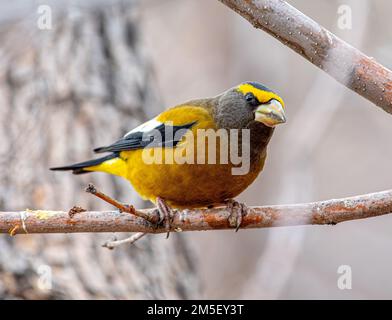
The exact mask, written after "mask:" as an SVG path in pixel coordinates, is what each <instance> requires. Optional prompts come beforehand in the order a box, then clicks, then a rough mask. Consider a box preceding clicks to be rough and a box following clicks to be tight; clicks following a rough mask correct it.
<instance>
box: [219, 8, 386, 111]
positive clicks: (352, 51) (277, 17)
mask: <svg viewBox="0 0 392 320" xmlns="http://www.w3.org/2000/svg"><path fill="white" fill-rule="evenodd" d="M219 1H221V2H222V3H224V4H225V5H227V6H228V7H230V8H231V9H233V10H234V11H235V12H237V13H238V14H240V15H241V16H243V17H244V18H245V19H246V20H248V21H249V22H250V23H251V24H252V25H253V26H254V27H255V28H258V29H262V30H264V31H266V32H268V33H269V34H270V35H272V36H273V37H275V38H276V39H278V40H279V41H280V42H282V43H283V44H285V45H286V46H288V47H290V48H291V49H293V50H294V51H295V52H297V53H299V54H300V55H302V56H303V57H304V58H306V59H307V60H309V61H310V62H311V63H313V64H314V65H316V66H317V67H319V68H321V69H322V70H324V71H325V72H326V73H328V74H329V75H330V76H332V77H333V78H335V79H336V80H337V81H339V82H340V83H342V84H343V85H345V86H346V87H347V88H349V89H351V90H353V91H355V92H356V93H358V94H360V95H361V96H363V97H364V98H366V99H368V100H369V101H371V102H373V103H374V104H375V105H377V106H379V107H381V108H382V109H383V110H385V111H386V112H388V113H392V72H391V71H390V70H389V69H387V68H385V67H384V66H382V65H381V64H379V63H377V62H376V61H375V60H374V59H373V58H370V57H368V56H366V55H365V54H363V53H362V52H361V51H359V50H357V49H356V48H354V47H352V46H351V45H349V44H348V43H346V42H345V41H343V40H342V39H340V38H338V37H337V36H335V35H334V34H333V33H331V32H330V31H328V30H327V29H325V28H323V27H321V26H320V25H319V24H318V23H317V22H315V21H313V20H312V19H310V18H309V17H308V16H306V15H304V14H303V13H302V12H300V11H298V10H297V9H295V8H294V7H292V6H291V5H289V4H288V3H287V2H285V1H282V0H246V1H245V0H219Z"/></svg>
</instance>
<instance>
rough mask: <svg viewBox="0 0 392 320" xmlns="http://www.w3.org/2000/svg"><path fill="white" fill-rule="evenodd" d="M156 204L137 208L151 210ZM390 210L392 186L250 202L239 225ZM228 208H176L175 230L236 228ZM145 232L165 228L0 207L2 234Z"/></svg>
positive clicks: (119, 216)
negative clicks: (296, 200)
mask: <svg viewBox="0 0 392 320" xmlns="http://www.w3.org/2000/svg"><path fill="white" fill-rule="evenodd" d="M153 210H155V209H145V210H138V211H140V212H141V213H142V214H147V215H151V214H153ZM391 212H392V190H388V191H382V192H377V193H372V194H367V195H362V196H356V197H350V198H344V199H333V200H327V201H320V202H313V203H305V204H294V205H277V206H263V207H251V208H249V212H248V213H247V215H245V216H244V217H243V220H242V225H241V228H246V229H247V228H266V227H278V226H298V225H323V224H337V223H339V222H343V221H349V220H355V219H363V218H369V217H375V216H380V215H385V214H388V213H391ZM229 216H230V212H229V211H228V209H227V208H224V207H217V208H211V209H194V210H188V209H186V210H175V215H174V217H173V221H172V223H171V230H172V231H175V232H180V231H197V230H218V229H219V230H220V229H233V227H231V226H230V223H229V220H228V218H229ZM73 232H143V233H164V232H166V229H165V226H156V225H154V224H152V223H150V222H148V221H146V220H144V219H143V218H140V217H137V216H135V215H131V214H129V213H120V212H119V211H101V212H98V211H86V212H80V213H77V214H74V215H71V216H70V215H69V213H68V212H64V211H46V210H25V211H19V212H0V233H9V234H11V235H14V234H18V233H73Z"/></svg>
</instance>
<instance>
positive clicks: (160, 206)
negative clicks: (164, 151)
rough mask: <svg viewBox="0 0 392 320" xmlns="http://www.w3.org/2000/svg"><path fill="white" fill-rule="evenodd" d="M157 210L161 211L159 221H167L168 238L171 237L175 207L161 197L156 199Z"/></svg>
mask: <svg viewBox="0 0 392 320" xmlns="http://www.w3.org/2000/svg"><path fill="white" fill-rule="evenodd" d="M156 204H157V210H158V213H159V222H158V223H162V222H165V229H166V239H167V238H169V234H170V229H171V222H172V219H173V216H174V212H173V209H172V208H170V206H169V205H168V204H167V203H166V201H165V200H163V199H162V198H160V197H157V199H156Z"/></svg>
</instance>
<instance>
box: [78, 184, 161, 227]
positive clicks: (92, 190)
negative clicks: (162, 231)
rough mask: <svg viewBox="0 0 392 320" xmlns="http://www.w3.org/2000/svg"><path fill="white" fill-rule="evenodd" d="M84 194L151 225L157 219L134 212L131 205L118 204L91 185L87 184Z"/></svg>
mask: <svg viewBox="0 0 392 320" xmlns="http://www.w3.org/2000/svg"><path fill="white" fill-rule="evenodd" d="M86 192H88V193H91V194H93V195H94V196H96V197H98V198H100V199H102V200H103V201H105V202H107V203H109V204H111V205H112V206H114V207H116V208H117V209H119V210H120V212H127V213H130V214H133V215H135V216H137V217H140V218H143V219H145V220H147V221H149V222H151V223H156V222H157V217H156V216H155V215H153V216H150V215H148V214H146V213H144V212H141V211H136V209H135V207H134V206H132V205H128V204H123V203H121V202H118V201H117V200H115V199H113V198H111V197H109V196H108V195H106V194H104V193H103V192H101V191H99V190H97V188H96V187H95V186H94V185H93V184H92V183H89V184H88V186H87V188H86Z"/></svg>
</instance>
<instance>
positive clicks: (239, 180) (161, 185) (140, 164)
mask: <svg viewBox="0 0 392 320" xmlns="http://www.w3.org/2000/svg"><path fill="white" fill-rule="evenodd" d="M172 150H173V149H172ZM142 152H143V150H136V151H131V152H128V159H127V168H128V172H127V179H128V180H129V181H130V182H131V184H132V185H133V186H134V188H135V189H136V191H137V192H138V193H139V194H140V195H141V196H142V197H143V198H145V199H149V200H151V201H152V202H155V200H156V198H157V197H161V198H163V199H165V200H166V201H167V202H168V203H169V204H170V205H171V206H173V207H203V206H207V205H210V204H215V203H222V202H223V201H224V200H226V199H229V198H234V197H236V196H237V195H238V194H240V193H241V192H242V191H244V190H245V189H246V188H247V187H248V186H249V185H250V184H251V183H252V182H253V181H254V179H255V178H256V177H257V175H258V174H259V172H260V171H261V170H262V168H263V165H264V160H265V156H264V157H261V158H260V160H259V161H258V162H257V163H255V164H253V165H252V167H251V170H250V171H249V173H248V174H245V175H233V174H232V170H231V169H232V167H233V166H232V165H231V164H187V163H185V164H178V163H173V164H164V163H163V164H156V163H154V164H147V163H146V162H145V161H144V160H143V156H142ZM173 152H176V151H175V150H173Z"/></svg>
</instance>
